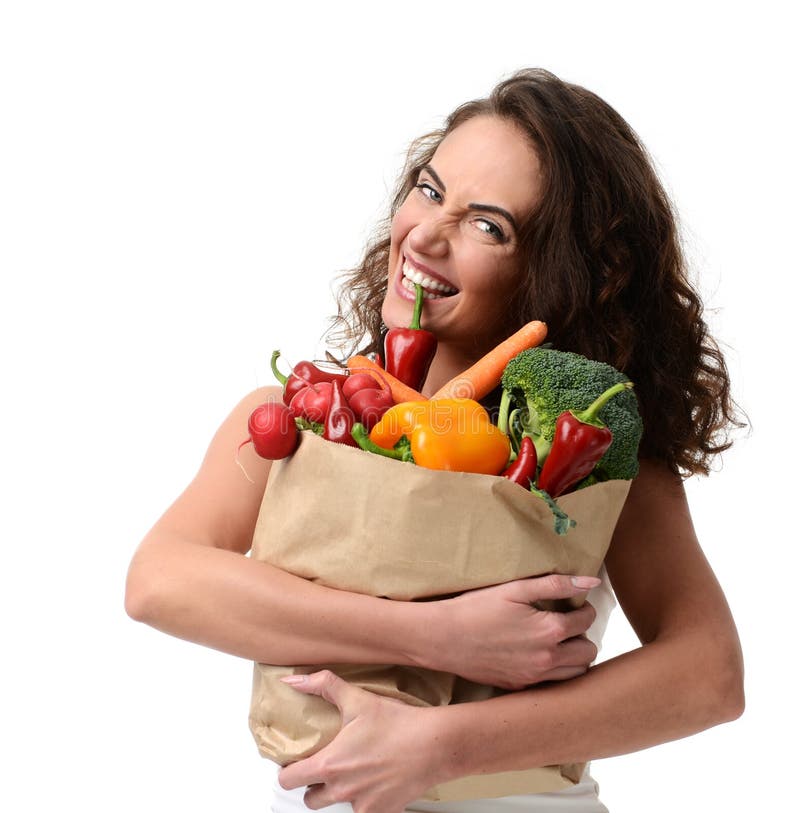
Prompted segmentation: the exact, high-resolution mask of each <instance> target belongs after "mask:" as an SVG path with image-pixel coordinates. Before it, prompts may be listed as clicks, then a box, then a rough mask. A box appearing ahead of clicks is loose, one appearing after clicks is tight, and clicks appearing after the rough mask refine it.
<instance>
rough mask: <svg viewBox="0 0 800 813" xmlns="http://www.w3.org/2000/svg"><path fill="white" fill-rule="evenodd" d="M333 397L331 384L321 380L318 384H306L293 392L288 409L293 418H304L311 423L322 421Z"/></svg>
mask: <svg viewBox="0 0 800 813" xmlns="http://www.w3.org/2000/svg"><path fill="white" fill-rule="evenodd" d="M332 397H333V384H331V383H330V381H321V382H320V383H319V384H306V385H305V386H304V387H303V389H301V390H300V391H299V392H297V393H295V395H294V398H292V402H291V403H290V404H289V410H290V411H291V413H292V415H294V417H295V418H304V419H305V420H307V421H311V422H312V423H322V422H323V421H324V420H325V418H326V417H327V415H328V412H329V411H330V407H331V399H332Z"/></svg>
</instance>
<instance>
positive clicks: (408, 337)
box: [383, 283, 437, 390]
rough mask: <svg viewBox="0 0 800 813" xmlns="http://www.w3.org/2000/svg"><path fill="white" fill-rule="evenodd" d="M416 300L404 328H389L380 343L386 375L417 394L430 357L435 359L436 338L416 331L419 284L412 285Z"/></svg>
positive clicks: (420, 294)
mask: <svg viewBox="0 0 800 813" xmlns="http://www.w3.org/2000/svg"><path fill="white" fill-rule="evenodd" d="M414 289H415V292H416V299H415V300H414V313H413V315H412V317H411V324H410V325H409V326H408V327H393V328H392V329H391V330H390V331H388V333H387V334H386V338H385V339H384V343H383V350H384V355H385V357H386V372H388V373H389V374H390V375H393V376H394V377H395V378H397V379H399V380H400V381H402V382H403V383H404V384H406V385H407V386H409V387H411V388H412V389H415V390H418V389H419V388H420V387H421V386H422V385H423V384H424V383H425V378H426V376H427V375H428V369H429V368H430V366H431V362H432V361H433V357H434V356H435V355H436V344H437V342H436V335H435V334H434V333H431V331H430V330H423V329H422V328H421V327H420V322H419V320H420V317H421V315H422V302H423V299H424V290H423V288H422V286H421V285H420V284H419V283H416V284H415V285H414Z"/></svg>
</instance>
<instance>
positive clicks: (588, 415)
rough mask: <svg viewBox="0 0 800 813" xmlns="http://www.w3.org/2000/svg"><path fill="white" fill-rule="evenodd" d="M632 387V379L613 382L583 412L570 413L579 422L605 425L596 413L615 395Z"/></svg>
mask: <svg viewBox="0 0 800 813" xmlns="http://www.w3.org/2000/svg"><path fill="white" fill-rule="evenodd" d="M632 388H633V382H632V381H620V383H619V384H614V386H613V387H609V388H608V389H607V390H606V391H605V392H604V393H603V394H602V395H600V396H599V397H598V398H597V399H596V400H595V401H593V402H592V403H591V404H589V406H588V407H587V408H586V409H584V410H583V412H574V411H572V414H573V415H574V416H575V417H576V418H577V419H578V420H579V421H580V422H581V423H588V424H589V425H591V426H599V427H605V424H604V423H603V422H602V421H601V420H600V418H598V417H597V413H598V412H599V411H600V410H601V409H602V408H603V407H604V406H605V405H606V404H607V403H608V402H609V401H610V400H611V399H612V398H613V397H614V396H615V395H619V393H621V392H623V391H624V390H630V389H632Z"/></svg>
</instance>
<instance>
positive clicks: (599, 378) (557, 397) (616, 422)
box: [498, 348, 643, 480]
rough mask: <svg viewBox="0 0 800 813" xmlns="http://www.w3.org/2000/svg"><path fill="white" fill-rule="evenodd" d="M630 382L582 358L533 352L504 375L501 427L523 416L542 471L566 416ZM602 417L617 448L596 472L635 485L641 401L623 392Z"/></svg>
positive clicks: (559, 352) (520, 357)
mask: <svg viewBox="0 0 800 813" xmlns="http://www.w3.org/2000/svg"><path fill="white" fill-rule="evenodd" d="M626 381H628V378H627V377H626V376H625V375H623V374H622V373H621V372H619V371H618V370H616V369H614V368H613V367H612V366H610V365H609V364H604V363H602V362H599V361H594V360H592V359H588V358H586V357H585V356H582V355H579V354H578V353H570V352H566V351H562V350H551V349H544V348H533V349H529V350H525V351H523V352H522V353H519V354H518V355H517V356H515V357H514V358H513V359H511V361H509V363H508V364H507V365H506V370H505V372H504V373H503V379H502V384H503V398H502V401H501V404H500V414H499V416H498V426H499V427H500V428H501V429H503V428H504V427H506V426H507V423H508V417H507V416H508V413H509V411H510V410H513V409H515V408H524V410H523V412H521V413H520V418H521V421H520V422H521V425H522V428H523V432H522V434H523V436H525V435H527V436H529V437H530V438H531V439H532V440H533V443H534V445H535V446H536V453H537V457H538V459H539V465H541V466H544V464H545V463H546V461H547V456H548V454H549V453H550V449H551V446H552V444H553V437H554V434H555V428H556V421H557V420H558V417H559V415H561V413H562V412H568V411H569V410H581V409H585V408H586V407H587V406H588V405H589V404H591V403H592V402H593V401H594V400H595V399H596V398H597V397H599V396H600V395H601V394H602V393H604V392H605V391H606V390H607V389H608V388H609V387H612V386H613V385H614V384H618V383H620V382H626ZM597 417H598V418H599V419H600V420H601V421H603V422H604V423H605V424H606V425H607V426H608V428H609V429H610V430H611V434H612V436H613V439H612V442H611V445H610V446H609V447H608V450H607V451H606V453H605V454H604V455H603V457H602V458H601V459H600V460H599V462H598V463H597V465H596V466H595V467H594V469H593V471H592V475H593V476H594V477H596V478H597V480H612V479H619V480H631V479H633V478H634V477H635V476H636V474H637V472H638V470H639V463H638V448H639V441H640V439H641V436H642V429H643V427H642V419H641V416H640V415H639V409H638V405H637V401H636V396H635V395H634V394H633V392H631V391H630V390H626V391H624V392H621V393H620V394H618V395H617V396H616V397H614V398H612V399H611V400H610V401H609V402H608V403H606V404H605V405H604V406H603V407H601V409H600V411H599V413H598V415H597Z"/></svg>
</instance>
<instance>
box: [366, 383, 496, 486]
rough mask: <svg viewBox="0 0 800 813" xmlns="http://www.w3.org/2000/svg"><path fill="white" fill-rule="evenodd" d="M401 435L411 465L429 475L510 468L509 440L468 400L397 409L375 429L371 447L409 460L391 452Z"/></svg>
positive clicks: (398, 450)
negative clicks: (434, 471)
mask: <svg viewBox="0 0 800 813" xmlns="http://www.w3.org/2000/svg"><path fill="white" fill-rule="evenodd" d="M403 435H405V436H406V437H407V438H408V440H409V442H410V449H411V455H412V457H413V459H414V462H415V463H416V464H417V465H419V466H423V467H424V468H427V469H440V470H445V471H464V472H474V473H478V474H499V473H500V472H501V471H503V469H504V468H505V467H506V463H507V462H508V454H509V451H510V445H509V442H508V438H507V437H506V436H505V435H504V434H503V433H502V432H501V431H500V430H499V429H498V428H497V427H496V426H495V425H494V424H492V422H491V420H490V419H489V413H488V412H487V411H486V410H485V409H484V408H483V407H482V406H481V405H480V404H479V403H478V402H477V401H474V400H472V399H469V398H443V399H439V400H437V401H433V400H431V401H423V402H412V403H409V404H398V405H396V406H394V407H392V409H390V410H389V411H388V412H387V413H386V414H385V415H384V416H383V418H381V420H380V421H379V422H378V424H376V426H375V427H373V429H372V432H371V433H370V441H371V442H372V443H374V444H375V445H376V446H378V447H380V448H381V449H383V450H384V451H383V452H381V453H382V454H386V455H387V456H388V457H395V458H397V459H398V460H402V459H408V458H407V456H404V455H405V451H404V450H403V449H402V447H401V448H395V447H397V445H398V441H399V440H400V439H401V438H402V436H403Z"/></svg>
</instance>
